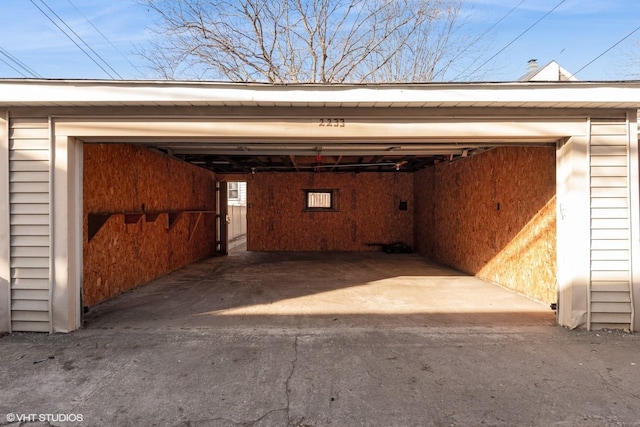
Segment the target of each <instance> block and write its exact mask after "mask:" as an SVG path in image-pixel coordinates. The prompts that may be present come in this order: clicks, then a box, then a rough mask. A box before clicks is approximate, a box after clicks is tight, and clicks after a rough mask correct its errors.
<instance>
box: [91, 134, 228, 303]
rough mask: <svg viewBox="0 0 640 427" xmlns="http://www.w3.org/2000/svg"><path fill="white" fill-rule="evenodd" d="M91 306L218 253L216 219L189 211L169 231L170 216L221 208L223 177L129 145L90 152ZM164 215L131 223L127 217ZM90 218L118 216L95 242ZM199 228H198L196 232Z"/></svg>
mask: <svg viewBox="0 0 640 427" xmlns="http://www.w3.org/2000/svg"><path fill="white" fill-rule="evenodd" d="M83 185H84V194H83V197H84V285H83V304H84V305H87V306H92V305H95V304H97V303H99V302H101V301H103V300H105V299H107V298H111V297H113V296H114V295H117V294H118V293H121V292H124V291H127V290H129V289H131V288H133V287H135V286H137V285H139V284H141V283H144V282H147V281H149V280H152V279H154V278H156V277H158V276H161V275H163V274H166V273H168V272H170V271H172V270H175V269H176V268H179V267H181V266H183V265H186V264H188V263H190V262H193V261H195V260H197V259H200V258H203V257H205V256H208V255H211V254H212V253H213V252H214V251H215V247H216V243H215V242H216V227H215V225H216V224H215V215H213V214H203V215H202V217H201V218H200V220H198V219H197V218H198V214H195V213H184V214H183V215H182V216H181V217H180V219H179V220H178V221H176V223H175V225H174V226H172V227H171V228H169V227H168V222H169V218H168V212H170V211H211V210H215V175H214V174H213V173H212V172H210V171H207V170H204V169H200V168H197V167H195V166H192V165H189V164H187V163H184V162H179V161H177V160H173V159H170V158H168V157H165V156H161V155H158V154H156V153H153V152H150V151H148V150H145V149H143V148H141V147H135V146H129V145H122V144H109V145H107V144H95V145H93V144H92V145H86V146H85V147H84V182H83ZM143 205H144V212H148V213H151V212H157V214H155V215H148V216H147V215H142V216H141V217H140V219H139V220H137V221H136V222H134V223H126V222H125V215H123V214H122V213H142V212H143ZM90 213H118V214H116V215H112V216H111V217H110V218H109V219H108V220H107V222H106V223H105V224H104V225H103V226H102V228H101V229H100V231H99V232H98V233H97V234H96V235H95V236H94V237H93V238H92V239H91V241H89V240H88V233H87V231H88V216H89V214H90ZM196 224H197V226H196Z"/></svg>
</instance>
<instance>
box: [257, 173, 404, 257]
mask: <svg viewBox="0 0 640 427" xmlns="http://www.w3.org/2000/svg"><path fill="white" fill-rule="evenodd" d="M305 189H337V190H338V191H339V211H338V212H305V211H304V194H305V193H304V190H305ZM400 201H406V202H407V210H406V211H402V210H400V209H399V206H400ZM247 204H248V210H247V222H248V224H247V229H248V234H247V238H248V241H247V248H248V249H249V250H252V251H367V250H380V248H379V247H378V248H372V247H368V246H367V245H366V243H373V242H376V243H392V242H397V241H402V242H404V243H406V244H408V245H410V246H412V245H413V176H412V175H411V174H408V173H402V172H397V173H360V174H355V173H306V172H305V173H258V174H256V175H252V176H251V177H250V178H249V180H248V182H247Z"/></svg>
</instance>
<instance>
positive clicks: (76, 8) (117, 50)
mask: <svg viewBox="0 0 640 427" xmlns="http://www.w3.org/2000/svg"><path fill="white" fill-rule="evenodd" d="M67 1H68V2H69V4H70V5H71V6H73V8H74V9H75V10H76V12H78V13H79V14H80V16H82V17H83V18H84V20H85V21H87V22H88V23H89V25H91V26H92V27H93V29H94V30H96V31H97V32H98V34H100V35H101V36H102V38H103V39H105V40H106V42H107V43H109V44H110V45H111V47H112V48H113V49H114V50H115V51H116V52H118V53H119V54H120V56H122V57H123V58H124V59H125V61H127V62H128V63H129V65H131V66H132V67H133V68H134V69H135V70H136V71H137V72H138V75H139V76H141V77H142V76H143V73H142V72H141V71H140V69H139V68H138V67H137V66H136V65H135V64H134V63H133V62H131V60H130V59H129V57H128V56H127V55H125V54H124V53H122V52H121V51H120V49H118V47H117V46H116V45H115V44H114V43H113V42H112V41H111V40H110V39H109V38H108V37H107V36H106V35H105V34H104V33H103V32H102V31H100V29H99V28H98V27H96V26H95V24H94V23H93V22H92V21H91V20H90V19H89V18H87V17H86V15H85V14H84V13H82V11H81V10H80V9H78V7H77V6H76V5H75V4H74V3H73V2H72V1H71V0H67ZM523 1H524V0H523Z"/></svg>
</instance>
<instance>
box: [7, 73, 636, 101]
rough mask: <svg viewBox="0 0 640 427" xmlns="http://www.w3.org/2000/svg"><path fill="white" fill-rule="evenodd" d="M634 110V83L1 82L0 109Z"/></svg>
mask: <svg viewBox="0 0 640 427" xmlns="http://www.w3.org/2000/svg"><path fill="white" fill-rule="evenodd" d="M594 104H595V105H598V106H600V107H609V108H611V107H612V106H614V105H615V106H616V108H638V107H640V82H568V83H567V82H563V83H560V82H553V83H540V82H535V83H533V82H518V83H467V84H459V83H448V84H447V83H442V84H440V83H429V84H413V85H411V84H407V85H266V84H244V83H241V84H232V83H211V82H198V83H194V82H157V81H136V82H131V81H77V80H76V81H74V80H64V81H49V80H45V81H43V80H0V106H6V107H15V106H46V105H69V106H89V105H90V106H99V105H104V106H110V105H131V106H138V105H157V106H160V105H169V106H171V105H209V106H225V105H238V106H267V107H270V106H291V105H304V106H309V107H322V106H335V107H339V106H344V105H350V106H353V105H371V106H386V107H388V106H392V107H394V106H403V107H407V106H408V107H417V106H419V107H436V106H491V107H509V106H515V105H517V106H520V107H527V106H531V107H544V106H551V105H553V106H554V107H556V108H557V107H564V108H580V107H581V106H586V105H589V106H593V105H594Z"/></svg>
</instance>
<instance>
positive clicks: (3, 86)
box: [0, 81, 640, 332]
mask: <svg viewBox="0 0 640 427" xmlns="http://www.w3.org/2000/svg"><path fill="white" fill-rule="evenodd" d="M639 104H640V85H639V84H637V83H628V84H625V83H612V84H606V83H593V84H590V83H579V84H576V83H564V84H546V85H545V84H531V83H518V84H490V85H488V84H472V85H471V84H470V85H453V84H452V85H446V84H443V85H414V86H394V85H390V86H355V87H353V86H336V87H333V86H324V87H322V86H321V87H316V86H293V87H291V86H287V87H280V86H268V85H231V84H226V85H224V84H222V85H216V84H210V85H209V84H187V83H183V84H180V83H175V84H168V83H164V82H162V83H158V82H137V83H136V82H64V81H61V82H39V81H36V82H32V81H6V82H3V81H0V108H4V110H2V114H1V115H0V128H1V129H0V170H1V171H2V172H1V174H2V175H1V176H0V242H1V246H0V331H45V332H69V331H72V330H74V329H77V328H78V327H80V326H81V325H80V310H81V303H80V296H79V295H80V292H79V290H80V286H81V282H82V277H81V271H82V242H81V239H82V221H81V218H82V201H81V194H82V187H81V180H82V141H81V140H84V139H88V140H100V139H101V138H105V140H112V141H120V142H140V141H144V140H146V139H152V138H159V137H176V138H178V139H180V138H184V139H185V141H186V140H197V139H202V140H211V141H216V140H218V139H220V140H222V139H225V138H229V137H237V136H238V132H240V133H243V134H242V135H240V136H243V137H246V138H250V137H253V136H256V135H255V131H254V130H252V129H255V128H256V125H257V124H259V125H260V129H261V132H262V133H261V134H260V135H257V136H259V137H261V138H264V139H265V141H266V140H276V139H277V138H278V137H280V136H282V135H283V133H284V134H285V136H286V137H289V138H301V139H304V138H308V139H310V140H314V138H319V137H321V136H319V135H318V134H317V129H315V128H312V127H310V126H309V125H310V124H314V123H315V122H314V121H313V119H314V116H313V115H312V113H311V111H312V110H313V111H314V112H313V114H315V115H318V114H320V115H321V114H322V113H321V111H320V110H318V107H323V108H330V109H332V111H333V112H335V111H337V110H339V109H342V108H351V109H358V108H362V111H368V112H372V111H373V110H377V111H376V112H375V114H373V115H374V117H373V118H372V117H362V116H360V117H359V118H358V117H357V116H354V117H353V118H352V119H353V120H352V123H353V126H350V128H349V129H348V130H347V131H346V132H345V133H344V134H343V135H341V137H342V138H344V139H345V141H348V140H349V138H354V137H360V138H361V137H362V136H363V135H376V137H378V138H388V139H398V140H402V139H403V138H409V137H410V136H411V135H429V139H430V140H431V142H432V143H434V142H437V141H447V142H451V141H455V140H456V139H461V138H462V139H464V138H466V139H473V140H476V139H477V140H482V139H491V138H493V139H497V140H502V141H515V142H517V141H524V140H527V139H528V138H533V139H535V140H549V139H551V140H558V150H557V214H558V215H557V230H558V231H557V246H558V272H557V279H558V290H559V299H558V301H559V314H558V323H559V324H561V325H563V326H566V327H569V328H578V327H579V328H588V329H599V328H604V327H616V328H623V329H631V330H638V329H640V322H639V320H640V319H639V317H640V316H634V313H635V312H637V311H638V310H640V304H639V301H638V300H640V298H634V295H640V277H639V276H638V271H640V270H639V268H640V263H639V255H640V248H639V242H640V235H639V231H640V230H639V227H640V216H639V206H640V201H639V200H638V198H639V183H638V181H639V177H638V134H637V114H636V111H637V110H636V109H637V106H638V105H639ZM152 106H154V107H152ZM127 107H129V108H131V107H140V108H144V109H146V110H145V111H147V113H146V114H144V115H140V116H132V115H126V116H123V115H122V112H121V111H122V108H127ZM199 107H204V108H202V109H201V110H198V108H199ZM211 107H213V108H214V109H213V110H212V108H211ZM240 107H248V108H253V109H252V110H251V114H248V115H246V116H243V115H242V110H243V108H240ZM256 107H257V108H258V109H261V110H262V111H264V112H265V113H264V115H263V116H259V117H256V113H255V112H256V111H257V110H256V109H255V108H256ZM263 107H267V108H263ZM272 107H284V108H288V109H291V108H299V109H301V110H300V111H304V112H305V113H304V114H302V118H301V117H300V116H298V115H294V114H289V115H288V116H278V115H277V114H276V113H275V110H273V109H272ZM377 107H390V109H389V110H387V109H386V108H385V109H384V110H381V109H378V108H377ZM433 107H439V108H442V110H438V109H434V108H433ZM541 107H545V108H544V109H541ZM171 108H179V109H180V110H179V115H175V116H173V115H171V114H168V113H167V111H168V110H170V109H171ZM216 108H217V109H218V110H215V109H216ZM403 108H412V109H420V108H425V110H424V111H426V112H428V113H429V114H425V116H424V117H417V116H415V115H413V116H412V115H408V116H407V115H405V114H403V110H402V109H403ZM487 108H489V109H487ZM156 109H157V111H158V113H157V114H153V112H154V111H156ZM221 109H227V110H229V113H228V116H224V115H223V116H220V115H215V114H213V113H211V111H222V110H221ZM427 109H428V110H427ZM392 110H393V113H389V112H390V111H392ZM61 111H63V114H61ZM185 111H186V112H188V114H185ZM378 111H380V112H378ZM412 111H414V112H415V110H412ZM518 111H524V112H525V113H517V112H518ZM567 111H568V112H567ZM16 112H17V113H16ZM97 112H99V113H100V114H99V115H97ZM434 112H435V113H434ZM500 112H502V114H501V115H500V114H498V113H500ZM269 114H271V115H272V116H273V117H269ZM305 114H306V115H307V116H308V117H305ZM505 114H510V115H508V116H506V115H505ZM536 114H537V115H536ZM283 129H286V130H283ZM76 138H77V139H76ZM372 138H373V136H372ZM613 153H615V154H613Z"/></svg>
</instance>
